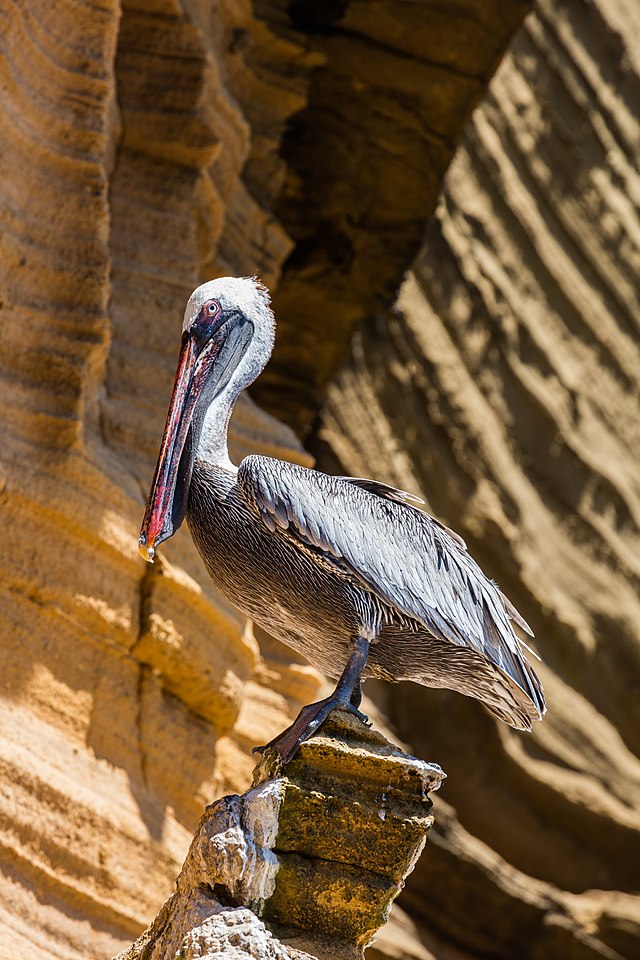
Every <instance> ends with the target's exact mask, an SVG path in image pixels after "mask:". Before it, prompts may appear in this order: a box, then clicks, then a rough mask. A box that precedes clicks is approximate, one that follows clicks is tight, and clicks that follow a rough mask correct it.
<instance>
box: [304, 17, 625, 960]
mask: <svg viewBox="0 0 640 960" xmlns="http://www.w3.org/2000/svg"><path fill="white" fill-rule="evenodd" d="M639 26H640V15H639V13H638V10H637V8H635V7H633V6H632V5H624V4H618V3H612V4H609V3H607V4H604V3H568V2H561V0H544V2H540V3H539V4H538V6H537V9H536V14H535V15H534V16H532V17H531V18H529V19H527V21H526V23H525V25H524V26H523V28H522V29H521V30H520V32H519V33H518V35H517V37H516V39H515V40H514V42H513V44H512V47H511V50H510V53H509V55H508V56H507V58H506V59H505V61H504V62H503V64H502V65H501V67H500V69H499V71H498V72H497V74H496V76H495V78H494V80H493V81H492V83H491V85H490V87H489V91H488V93H487V95H486V97H485V99H484V101H483V103H482V106H481V107H480V108H479V109H478V110H477V111H476V112H475V114H474V117H473V120H472V122H471V124H470V126H469V128H468V131H467V134H466V136H465V139H464V142H463V144H462V146H461V148H460V150H459V152H458V153H457V155H456V158H455V160H454V162H453V164H452V166H451V168H450V170H449V172H448V175H447V178H446V186H445V190H444V193H443V197H442V199H441V202H440V204H439V208H438V212H437V215H436V217H435V218H434V219H433V220H432V221H431V222H430V224H429V228H428V230H427V235H426V239H425V243H424V246H423V248H422V250H421V252H420V255H419V256H418V258H417V260H416V262H415V264H414V266H413V269H412V270H411V271H410V272H409V274H408V275H407V278H406V280H405V282H404V283H403V285H402V288H401V290H400V293H399V296H398V300H397V304H396V307H395V309H394V310H393V311H392V313H391V314H390V315H388V314H381V315H380V316H379V317H378V318H377V319H375V320H373V321H372V322H371V323H369V324H367V325H364V326H363V327H362V328H361V329H360V330H359V332H358V335H357V336H356V338H355V340H354V343H353V350H352V358H351V362H350V364H349V365H348V367H347V368H346V369H345V370H344V371H343V372H342V373H341V375H340V377H339V378H338V379H337V381H336V382H335V383H334V384H333V385H332V386H331V388H330V390H329V396H328V400H327V403H326V406H325V411H324V415H323V427H322V431H321V436H322V438H323V440H324V442H325V443H327V444H328V445H329V447H330V451H331V453H332V455H333V457H337V458H338V460H339V465H340V470H344V471H348V472H352V473H353V474H355V475H357V476H366V475H369V474H376V475H380V476H382V478H383V479H385V480H387V481H390V482H392V483H395V484H397V485H398V486H401V487H403V488H405V489H408V490H417V491H419V492H420V491H422V492H423V493H424V495H425V496H426V498H427V499H428V501H429V504H430V506H431V507H432V509H433V510H434V511H435V513H436V514H437V515H438V516H440V517H442V518H443V519H444V520H445V522H446V523H448V524H450V525H451V526H452V527H454V529H457V530H458V531H459V532H460V533H462V535H463V536H464V537H465V539H466V540H467V543H468V544H469V547H470V550H471V551H472V553H473V554H474V555H475V556H476V557H477V558H478V559H479V560H481V562H482V563H483V565H484V567H485V569H487V570H489V571H491V573H492V575H493V576H495V578H496V579H497V580H498V581H499V583H500V584H501V585H502V586H503V587H504V588H505V590H506V591H507V593H508V594H509V596H510V597H511V598H512V599H513V600H514V601H515V603H516V605H517V606H518V608H519V609H520V610H522V611H523V613H524V615H525V616H526V618H527V620H528V621H529V622H530V623H531V624H532V626H533V628H534V630H535V632H536V635H537V643H536V646H537V649H538V650H539V652H540V654H541V656H542V660H543V662H542V663H541V664H540V674H541V677H542V679H543V682H544V684H545V688H546V692H547V698H548V704H549V712H548V715H547V717H546V718H545V720H544V722H543V723H541V724H536V725H535V730H534V732H533V734H532V735H531V736H530V737H523V736H521V735H519V734H517V733H514V732H513V731H511V730H508V729H505V728H504V727H501V726H499V725H496V724H494V723H493V722H492V721H491V720H490V719H489V718H488V717H487V716H486V715H485V714H484V713H483V711H482V710H481V709H480V708H479V707H478V706H477V705H476V704H474V703H473V702H470V701H466V700H463V699H462V698H460V697H456V696H453V695H450V694H447V693H444V692H438V693H436V692H435V691H427V690H424V689H421V688H418V687H408V688H407V687H404V686H403V687H402V688H401V689H399V688H394V689H387V690H385V691H383V696H384V697H385V700H384V702H385V705H386V709H387V711H388V713H389V715H390V716H391V717H392V719H393V720H394V721H395V723H396V724H397V726H398V729H399V731H400V733H401V735H402V736H404V737H405V738H406V739H407V740H408V742H409V743H411V745H412V746H413V748H414V749H415V750H417V751H418V753H419V754H420V755H422V753H423V752H424V751H428V752H429V755H430V756H438V757H446V758H447V764H448V772H449V774H450V780H449V781H448V784H447V790H446V793H445V796H444V797H443V804H442V805H440V806H439V817H438V820H437V828H436V832H437V837H436V840H435V841H434V845H433V847H432V849H431V850H430V855H429V857H428V858H426V859H425V861H424V862H423V863H422V864H420V866H419V867H418V871H417V873H418V875H417V876H415V877H414V878H412V880H411V881H410V883H409V890H408V891H407V895H406V899H405V900H404V904H405V906H406V907H407V908H408V909H410V911H411V913H412V915H413V916H414V918H417V917H419V918H420V919H421V921H422V922H423V923H424V926H425V929H426V930H428V931H429V936H433V934H434V933H437V934H438V936H441V937H443V938H445V939H446V940H447V941H448V940H453V941H454V942H455V943H456V944H457V945H458V946H459V947H460V948H461V949H463V950H464V955H465V956H467V955H470V956H477V955H485V954H486V955H490V956H492V957H504V958H505V960H506V958H512V957H516V956H517V957H520V956H527V957H538V956H539V957H550V956H554V957H555V956H557V957H568V956H571V957H576V958H577V957H580V958H582V957H584V958H587V957H589V958H591V957H600V956H603V957H604V956H611V955H612V954H611V952H610V951H617V954H618V955H620V956H623V957H633V956H637V955H638V953H639V952H640V939H639V938H640V906H639V903H638V900H637V898H636V897H635V893H636V892H637V887H638V864H639V863H640V832H639V828H640V815H639V811H640V764H639V762H638V755H639V747H640V741H639V736H638V735H639V732H640V699H639V698H638V685H637V678H638V675H639V669H640V646H639V644H638V623H640V603H639V600H638V574H639V572H640V571H639V568H638V556H639V552H638V547H639V545H640V541H639V538H638V519H639V518H640V485H639V482H638V478H639V473H638V454H639V452H640V432H639V425H640V418H639V403H638V398H639V396H640V389H639V387H640V349H639V345H640V341H639V338H638V316H639V313H640V310H639V308H640V302H639V297H638V289H639V281H640V258H639V256H638V250H639V249H640V219H639V217H638V209H639V208H638V197H639V196H640V178H639V176H638V168H639V165H640V123H639V117H638V104H640V75H639V72H638V68H639V67H640V48H639V47H638V40H637V38H638V27H639ZM325 456H326V457H327V460H329V459H330V458H329V451H325ZM445 811H446V812H445ZM453 877H455V881H454V882H452V878H453ZM472 905H473V906H472ZM436 942H437V940H436ZM434 952H436V954H437V950H434Z"/></svg>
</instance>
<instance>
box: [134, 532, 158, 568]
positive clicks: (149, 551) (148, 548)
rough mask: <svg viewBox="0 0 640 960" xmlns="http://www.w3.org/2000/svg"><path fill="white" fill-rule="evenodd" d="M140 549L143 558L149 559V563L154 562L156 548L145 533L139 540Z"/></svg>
mask: <svg viewBox="0 0 640 960" xmlns="http://www.w3.org/2000/svg"><path fill="white" fill-rule="evenodd" d="M138 550H139V551H140V556H141V557H142V559H143V560H147V561H148V562H149V563H153V558H154V556H155V552H156V551H155V550H154V547H153V544H148V543H147V538H146V537H145V535H144V534H142V536H141V537H140V539H139V540H138Z"/></svg>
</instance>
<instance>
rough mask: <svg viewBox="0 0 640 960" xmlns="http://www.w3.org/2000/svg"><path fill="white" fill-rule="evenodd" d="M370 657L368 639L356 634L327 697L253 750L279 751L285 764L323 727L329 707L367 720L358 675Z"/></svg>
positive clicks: (311, 704)
mask: <svg viewBox="0 0 640 960" xmlns="http://www.w3.org/2000/svg"><path fill="white" fill-rule="evenodd" d="M368 656H369V641H368V640H366V639H365V638H364V637H357V638H356V641H355V643H354V645H353V650H352V651H351V656H350V657H349V660H348V661H347V665H346V667H345V668H344V670H343V672H342V676H341V677H340V679H339V680H338V683H337V684H336V688H335V690H334V691H333V693H332V694H331V696H330V697H326V698H325V699H324V700H318V701H317V702H316V703H310V704H309V705H308V706H306V707H303V708H302V710H301V711H300V713H299V714H298V716H297V717H296V719H295V720H294V721H293V723H292V724H291V726H290V727H287V729H286V730H285V731H283V733H280V734H278V736H277V737H274V739H273V740H270V741H269V743H267V744H265V746H264V747H254V748H253V751H252V752H253V753H262V754H266V753H267V752H268V751H270V750H275V751H277V753H279V754H280V756H281V758H282V762H283V763H288V762H289V760H291V759H292V757H294V756H295V754H296V752H297V750H298V747H299V746H300V744H301V743H304V741H305V740H308V739H309V737H312V736H313V734H314V733H315V732H316V731H317V730H318V729H319V728H320V727H321V726H322V724H323V723H324V721H325V720H326V719H327V717H328V716H329V714H330V713H331V712H332V710H336V709H340V710H348V711H349V713H353V714H354V715H355V716H356V717H358V718H359V719H360V720H362V721H363V722H364V723H367V724H368V723H369V720H368V718H367V717H366V716H365V715H364V713H360V711H359V710H358V706H359V703H360V674H361V673H362V671H363V670H364V668H365V666H366V664H367V658H368Z"/></svg>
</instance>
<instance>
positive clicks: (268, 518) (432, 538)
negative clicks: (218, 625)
mask: <svg viewBox="0 0 640 960" xmlns="http://www.w3.org/2000/svg"><path fill="white" fill-rule="evenodd" d="M238 487H239V489H240V491H241V493H242V495H243V497H244V498H245V499H246V501H247V503H248V504H249V505H250V506H251V507H252V508H253V509H254V511H255V512H256V513H257V514H258V515H259V516H260V517H261V518H262V520H263V522H264V523H265V524H266V525H267V526H268V527H269V528H270V529H272V530H275V529H277V528H279V529H280V530H282V531H286V533H287V535H288V536H290V537H293V538H296V539H298V540H299V541H300V542H302V543H304V544H306V545H310V546H312V547H314V548H316V549H317V550H320V551H322V552H323V553H325V554H327V555H330V556H332V557H335V558H336V559H338V560H339V562H340V564H341V565H342V566H344V567H346V568H347V569H348V570H349V571H350V573H351V574H352V575H353V576H355V577H356V578H357V579H358V580H359V581H360V582H361V584H362V585H363V586H364V587H366V588H367V589H368V590H370V591H372V592H373V593H375V594H376V595H377V596H378V597H379V598H380V599H381V600H382V601H384V602H385V603H386V604H388V605H390V606H392V607H395V608H396V610H398V611H399V612H400V613H402V614H404V615H405V616H407V617H410V618H412V619H414V620H417V621H419V622H420V623H422V624H423V625H424V626H425V627H426V628H427V629H428V630H429V631H430V632H431V633H432V634H433V636H434V637H436V638H438V639H439V640H443V641H448V642H450V643H453V644H455V645H456V646H461V647H468V648H470V649H472V650H474V651H475V652H476V653H479V654H481V655H482V656H484V657H485V658H486V659H487V660H489V661H490V663H492V664H493V665H494V666H495V667H497V668H498V669H499V670H500V671H501V672H502V673H504V674H506V676H507V677H509V678H510V679H511V680H512V681H513V682H515V683H516V684H517V686H518V687H519V688H520V689H521V690H522V691H523V693H525V694H526V696H527V697H528V698H529V699H530V700H531V702H532V704H533V706H534V708H535V709H536V711H537V712H538V714H539V715H542V714H543V713H544V711H545V709H546V708H545V702H544V695H543V692H542V687H541V685H540V682H539V680H538V678H537V676H536V674H535V673H534V671H533V670H532V668H531V666H530V665H529V663H528V662H527V660H526V659H525V657H524V654H523V651H522V644H521V641H520V640H519V639H518V637H517V636H516V634H515V633H514V631H513V628H512V625H511V620H513V621H515V622H516V623H518V624H519V626H521V627H522V628H523V629H524V630H525V631H527V632H528V633H531V630H530V628H529V626H528V625H527V623H526V621H525V620H524V619H523V618H522V617H521V616H520V614H519V613H518V612H517V610H516V609H515V607H513V605H512V604H511V603H510V601H509V600H507V598H506V597H504V595H503V594H502V593H501V591H500V590H499V588H498V587H497V586H496V584H495V583H494V582H493V581H491V580H490V579H489V578H488V577H486V576H485V575H484V573H483V572H482V570H481V569H480V567H479V566H478V564H477V563H476V562H475V561H474V560H473V558H472V557H471V556H470V555H469V553H467V550H466V546H465V544H464V541H463V540H462V539H461V538H460V537H458V535H457V534H454V533H453V532H452V531H450V530H449V529H448V528H447V527H445V526H444V525H443V524H441V523H439V521H437V520H435V519H434V518H433V517H431V516H429V514H428V513H425V512H424V511H422V510H420V509H418V507H417V506H415V504H416V503H420V502H421V501H420V499H419V498H417V497H414V496H413V495H412V494H407V493H405V492H404V491H401V490H396V489H395V487H390V486H388V485H387V484H383V483H379V482H378V481H374V480H363V479H351V478H348V477H331V476H328V475H327V474H324V473H320V472H318V471H315V470H309V469H308V468H306V467H300V466H298V465H296V464H290V463H285V462H283V461H281V460H273V459H271V458H269V457H260V456H251V457H247V458H245V459H244V460H243V461H242V463H241V464H240V468H239V470H238Z"/></svg>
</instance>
